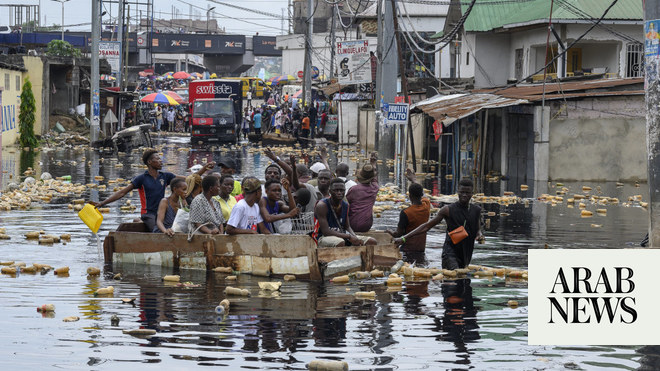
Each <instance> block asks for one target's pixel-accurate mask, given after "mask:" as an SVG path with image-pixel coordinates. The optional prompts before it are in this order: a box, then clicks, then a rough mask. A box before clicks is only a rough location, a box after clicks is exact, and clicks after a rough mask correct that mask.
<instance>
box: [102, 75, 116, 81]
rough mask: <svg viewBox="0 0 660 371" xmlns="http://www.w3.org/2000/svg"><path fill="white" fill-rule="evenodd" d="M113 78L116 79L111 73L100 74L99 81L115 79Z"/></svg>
mask: <svg viewBox="0 0 660 371" xmlns="http://www.w3.org/2000/svg"><path fill="white" fill-rule="evenodd" d="M115 80H117V78H116V77H114V76H112V75H106V74H102V75H101V81H115Z"/></svg>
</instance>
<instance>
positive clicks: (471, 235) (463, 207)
mask: <svg viewBox="0 0 660 371" xmlns="http://www.w3.org/2000/svg"><path fill="white" fill-rule="evenodd" d="M473 189H474V184H473V183H472V180H470V179H467V178H463V179H461V181H460V182H459V183H458V201H457V202H454V203H453V204H450V205H447V206H444V207H442V208H441V209H440V211H438V215H436V216H435V218H433V219H431V220H429V221H428V222H426V223H424V224H422V225H420V226H419V227H417V228H415V229H414V230H413V231H412V232H409V233H407V234H405V235H404V236H401V237H399V238H395V239H394V243H395V244H397V245H402V244H405V243H406V240H408V239H410V238H412V237H415V236H417V235H420V234H425V233H426V232H428V231H429V230H430V229H431V228H433V227H435V226H436V225H437V224H438V223H440V222H441V221H442V220H446V221H447V235H446V236H445V244H444V246H443V247H442V268H444V269H451V270H453V269H457V268H465V267H467V266H468V265H469V264H470V261H471V260H472V252H473V251H474V241H475V240H479V241H480V242H482V243H483V241H484V237H483V235H482V234H481V228H480V218H481V207H479V206H477V205H470V199H472V191H473ZM460 227H463V228H465V231H466V232H467V236H466V237H464V238H463V239H462V240H460V241H458V242H454V241H452V238H451V237H450V235H449V234H450V232H452V231H454V230H456V229H458V228H460Z"/></svg>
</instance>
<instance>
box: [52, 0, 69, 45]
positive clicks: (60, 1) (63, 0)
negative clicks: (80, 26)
mask: <svg viewBox="0 0 660 371" xmlns="http://www.w3.org/2000/svg"><path fill="white" fill-rule="evenodd" d="M53 1H57V2H58V3H60V4H62V25H61V27H62V41H64V3H66V2H67V1H69V0H53Z"/></svg>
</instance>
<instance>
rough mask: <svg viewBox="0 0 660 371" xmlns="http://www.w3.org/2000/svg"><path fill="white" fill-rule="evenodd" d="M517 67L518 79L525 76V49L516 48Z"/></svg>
mask: <svg viewBox="0 0 660 371" xmlns="http://www.w3.org/2000/svg"><path fill="white" fill-rule="evenodd" d="M515 58H516V67H515V72H514V73H515V77H516V80H520V79H522V78H523V58H524V57H523V50H522V49H516V57H515Z"/></svg>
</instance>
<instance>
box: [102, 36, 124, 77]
mask: <svg viewBox="0 0 660 371" xmlns="http://www.w3.org/2000/svg"><path fill="white" fill-rule="evenodd" d="M99 58H101V59H105V60H107V61H108V64H110V68H111V69H112V72H119V70H120V68H121V42H119V41H99Z"/></svg>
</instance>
